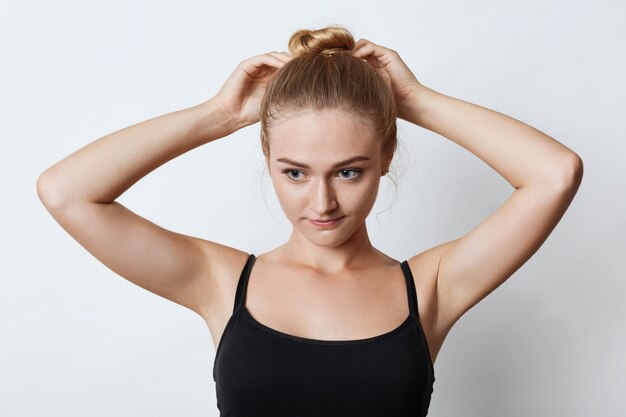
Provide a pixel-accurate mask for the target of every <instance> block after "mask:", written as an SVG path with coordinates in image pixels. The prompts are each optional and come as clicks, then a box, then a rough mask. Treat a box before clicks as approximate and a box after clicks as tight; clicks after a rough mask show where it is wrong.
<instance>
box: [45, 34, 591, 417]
mask: <svg viewBox="0 0 626 417" xmlns="http://www.w3.org/2000/svg"><path fill="white" fill-rule="evenodd" d="M289 52H290V53H289V54H287V53H284V52H283V53H278V52H269V53H265V54H261V55H257V56H254V57H252V58H249V59H246V60H244V61H242V62H241V63H239V65H238V66H237V68H236V69H235V71H234V72H233V73H232V75H231V76H230V77H229V78H228V79H227V80H226V82H225V83H224V85H223V86H222V87H221V89H220V90H219V91H218V93H217V94H216V95H215V96H214V97H212V98H211V99H209V100H208V101H206V102H203V103H201V104H199V105H196V106H193V107H190V108H187V109H184V110H180V111H177V112H173V113H168V114H165V115H162V116H159V117H156V118H154V119H150V120H147V121H144V122H142V123H139V124H136V125H133V126H130V127H127V128H125V129H122V130H120V131H118V132H115V133H112V134H110V135H107V136H104V137H103V138H100V139H98V140H96V141H95V142H93V143H91V144H89V145H87V146H85V147H84V148H82V149H79V150H78V151H76V152H74V153H73V154H71V155H69V156H68V157H66V158H65V159H63V160H62V161H60V162H59V163H57V164H55V165H53V166H52V167H50V168H49V169H47V170H46V172H44V173H43V174H42V175H41V176H40V177H39V179H38V181H37V190H38V194H39V196H40V198H41V200H42V202H43V203H44V205H45V207H46V208H47V210H48V211H49V212H50V214H51V215H52V216H53V217H54V218H55V219H56V221H58V223H59V224H60V225H61V226H62V227H63V228H64V229H65V230H66V231H67V232H68V233H69V234H70V235H71V236H72V237H74V238H75V239H76V240H77V241H78V242H79V243H80V244H81V245H82V246H84V247H85V248H86V249H87V250H88V251H89V252H90V253H91V254H93V255H94V256H95V257H96V258H98V259H99V260H100V261H101V262H103V263H104V264H105V265H107V266H108V267H109V268H110V269H112V270H113V271H115V272H116V273H118V274H119V275H121V276H123V277H124V278H126V279H128V280H130V281H131V282H133V283H135V284H137V285H139V286H141V287H142V288H145V289H146V290H148V291H151V292H153V293H155V294H158V295H160V296H162V297H165V298H167V299H169V300H172V301H174V302H176V303H178V304H181V305H183V306H185V307H187V308H189V309H191V310H192V311H194V312H196V313H198V314H199V315H200V316H201V317H202V318H203V319H204V320H205V321H206V323H207V325H208V327H209V330H210V332H211V335H212V337H213V342H214V343H215V346H216V356H215V364H214V368H213V377H214V379H215V381H216V393H217V401H218V407H219V409H220V411H221V415H223V416H239V417H242V416H245V417H252V416H273V417H277V416H300V417H301V416H309V415H310V416H313V415H315V416H326V417H328V416H349V415H355V416H357V415H358V416H383V415H384V416H394V417H399V416H425V415H426V414H427V413H428V407H429V404H430V399H431V393H432V391H433V383H434V381H435V376H434V367H433V364H434V362H435V359H436V357H437V354H438V352H439V350H440V349H441V346H442V343H443V341H444V339H445V337H446V335H447V334H448V332H449V331H450V329H451V327H452V326H453V324H454V323H455V322H456V321H457V320H458V319H459V318H460V317H461V316H462V315H463V314H464V313H465V312H466V311H468V310H469V309H470V308H471V307H472V306H474V305H476V303H478V302H479V301H480V300H482V299H483V298H484V297H485V296H486V295H488V294H489V293H490V292H492V291H493V290H494V289H496V288H497V287H498V286H499V285H501V284H502V283H503V282H504V281H505V280H506V279H507V278H508V277H510V276H511V275H512V274H513V273H514V272H515V271H516V270H517V269H519V268H520V267H521V266H522V265H523V264H524V263H525V262H526V261H527V260H528V259H529V258H530V257H531V256H532V255H533V254H534V253H535V252H536V251H537V249H538V248H539V247H540V246H541V244H542V243H543V242H544V240H545V239H546V238H547V237H548V235H549V234H550V232H551V231H552V230H553V229H554V227H555V226H556V224H557V223H558V221H559V219H560V218H561V216H562V215H563V213H564V212H565V210H566V209H567V207H568V206H569V204H570V202H571V201H572V199H573V197H574V195H575V193H576V191H577V189H578V187H579V185H580V182H581V179H582V172H583V165H582V162H581V160H580V158H579V157H578V155H577V154H576V153H574V152H573V151H571V150H570V149H568V148H567V147H565V146H564V145H562V144H561V143H559V142H557V141H556V140H554V139H553V138H551V137H549V136H547V135H545V134H543V133H542V132H540V131H538V130H536V129H534V128H532V127H530V126H528V125H526V124H524V123H522V122H520V121H518V120H515V119H513V118H510V117H508V116H506V115H503V114H500V113H498V112H495V111H492V110H489V109H486V108H484V107H480V106H478V105H474V104H471V103H468V102H465V101H462V100H459V99H455V98H452V97H449V96H446V95H444V94H441V93H438V92H436V91H434V90H432V89H430V88H428V87H426V86H424V85H423V84H421V83H420V82H418V80H417V79H416V78H415V76H414V75H413V73H412V72H411V71H410V70H409V68H408V67H407V66H406V64H405V63H404V62H403V61H402V59H401V58H400V56H399V55H398V53H397V52H396V51H394V50H392V49H389V48H385V47H383V46H380V45H377V44H375V43H373V42H370V41H368V40H366V39H360V40H359V41H358V42H356V43H355V42H354V38H353V37H352V35H351V34H350V32H349V31H348V30H346V29H345V28H342V27H340V26H331V27H327V28H324V29H319V30H300V31H297V32H296V33H294V34H293V35H292V37H291V39H290V41H289ZM398 117H400V118H402V119H404V120H406V121H409V122H412V123H415V124H417V125H419V126H422V127H424V128H426V129H430V130H432V131H434V132H437V133H438V134H440V135H442V136H444V137H446V138H448V139H450V140H452V141H454V142H455V143H457V144H458V145H460V146H462V147H464V148H465V149H467V150H468V151H470V152H473V153H474V154H475V155H477V156H478V157H479V158H481V159H482V160H483V161H485V162H486V163H487V164H489V166H491V167H492V168H494V169H495V170H496V171H497V172H498V173H500V174H501V175H502V176H503V177H504V178H505V179H506V180H507V181H508V182H509V183H510V184H511V186H512V187H513V188H514V191H513V193H512V195H511V197H509V198H508V199H507V200H506V201H505V202H504V204H502V206H501V207H499V208H498V209H497V210H496V211H495V212H494V213H493V214H491V215H490V216H489V217H488V218H487V219H485V220H484V221H483V222H481V223H480V224H478V225H477V226H476V227H475V228H473V229H472V230H470V231H469V232H468V233H467V234H466V235H464V236H462V237H460V238H458V239H455V240H453V241H450V242H447V243H443V244H439V245H437V246H435V247H432V248H430V249H428V250H426V251H423V252H421V253H418V254H416V255H415V256H412V257H410V258H409V259H407V260H404V261H402V262H399V261H397V260H395V259H393V258H392V257H390V256H388V255H386V254H384V253H382V252H381V251H379V250H377V249H376V248H374V247H373V246H372V244H371V243H370V240H369V237H368V233H367V229H366V223H365V220H366V217H367V216H368V214H369V212H370V210H371V208H372V206H373V205H374V203H375V200H376V197H377V193H378V187H379V182H380V178H381V177H382V176H384V175H386V173H387V171H388V170H389V167H390V164H391V161H392V159H393V155H394V152H395V150H396V144H397V137H396V120H397V118H398ZM258 121H260V122H261V144H262V149H263V153H264V156H265V159H266V163H267V167H268V171H269V174H270V176H271V179H272V183H273V185H274V188H275V190H276V193H277V196H278V199H279V202H280V204H281V207H282V208H283V210H284V212H285V215H286V216H287V218H288V219H289V220H290V222H291V223H292V224H293V231H292V234H291V236H290V238H289V240H288V241H287V242H286V243H284V244H283V245H281V246H279V247H277V248H275V249H273V250H271V251H269V252H266V253H263V254H261V255H259V256H258V257H257V256H255V255H254V254H251V253H247V252H245V251H242V250H239V249H236V248H232V247H228V246H225V245H222V244H219V243H216V242H210V241H207V240H204V239H201V238H197V237H192V236H185V235H182V234H179V233H175V232H172V231H169V230H166V229H163V228H161V227H159V226H157V225H156V224H153V223H151V222H150V221H148V220H146V219H144V218H142V217H140V216H138V215H137V214H135V213H133V212H132V211H130V210H129V209H127V208H126V207H124V206H122V205H121V204H119V203H118V202H116V201H115V200H116V198H118V197H119V196H120V195H121V194H122V193H123V192H124V191H126V190H127V189H128V188H130V187H131V186H132V185H133V184H134V183H135V182H137V181H138V180H139V179H140V178H142V177H144V176H145V175H147V174H148V173H149V172H151V171H153V170H154V169H155V168H157V167H159V166H160V165H162V164H164V163H166V162H167V161H169V160H171V159H173V158H175V157H177V156H179V155H181V154H183V153H185V152H187V151H190V150H192V149H194V148H196V147H199V146H201V145H204V144H207V143H209V142H212V141H214V140H217V139H220V138H224V137H227V136H228V135H229V134H231V133H233V132H235V131H237V130H238V129H240V128H242V127H244V126H248V125H251V124H254V123H256V122H258ZM418 300H419V302H418Z"/></svg>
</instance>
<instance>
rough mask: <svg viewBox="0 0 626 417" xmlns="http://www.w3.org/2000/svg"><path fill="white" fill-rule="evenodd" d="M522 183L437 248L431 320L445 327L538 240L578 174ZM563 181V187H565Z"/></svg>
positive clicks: (557, 216)
mask: <svg viewBox="0 0 626 417" xmlns="http://www.w3.org/2000/svg"><path fill="white" fill-rule="evenodd" d="M563 178H565V177H561V178H559V179H557V180H556V181H555V182H554V183H553V184H556V185H554V186H550V185H536V186H532V185H529V186H523V187H520V188H518V189H516V190H515V191H514V192H513V194H512V195H511V196H510V197H509V198H508V199H507V200H506V201H505V202H504V203H503V204H502V205H501V206H500V207H499V208H498V209H497V210H496V211H495V212H493V213H492V214H491V215H490V216H489V217H487V218H486V219H485V220H484V221H483V222H481V223H480V224H479V225H477V226H476V227H474V228H473V229H472V230H470V231H469V232H468V233H467V234H466V235H464V236H462V237H461V238H458V239H456V240H453V241H450V242H447V243H446V244H444V245H440V246H439V247H438V249H439V250H438V251H437V253H438V254H439V262H438V272H437V276H436V300H437V302H436V303H435V304H436V306H437V313H436V314H435V317H436V320H437V321H438V322H439V327H441V328H449V327H451V326H452V325H453V324H454V322H455V321H457V320H458V319H459V318H460V317H461V316H462V315H463V314H464V313H465V312H466V311H468V310H469V309H470V308H471V307H472V306H474V305H475V304H477V303H478V302H479V301H480V300H482V299H483V298H484V297H485V296H487V295H488V294H489V293H491V292H492V291H494V290H495V289H496V288H497V287H498V286H500V285H501V284H502V283H503V282H505V281H506V280H507V279H508V278H509V277H510V276H511V275H512V274H513V273H514V272H515V271H517V270H518V269H519V268H520V267H521V266H522V265H523V264H524V263H525V262H526V261H527V260H528V259H529V258H530V257H531V256H532V255H533V254H534V253H535V252H536V251H537V250H538V249H539V247H540V246H541V245H542V244H543V242H544V241H545V240H546V239H547V237H548V236H549V235H550V233H551V232H552V230H554V228H555V227H556V225H557V224H558V222H559V220H560V219H561V217H562V216H563V214H564V213H565V211H566V210H567V207H568V206H569V204H570V202H571V201H572V199H573V198H574V195H575V194H576V191H577V189H578V186H579V184H580V178H581V174H580V175H578V174H577V175H575V176H572V178H574V179H573V180H572V181H571V182H567V181H563ZM564 185H565V186H564Z"/></svg>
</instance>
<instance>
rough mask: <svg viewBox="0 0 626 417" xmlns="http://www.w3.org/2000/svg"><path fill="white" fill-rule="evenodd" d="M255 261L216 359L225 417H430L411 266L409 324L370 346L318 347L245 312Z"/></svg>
mask: <svg viewBox="0 0 626 417" xmlns="http://www.w3.org/2000/svg"><path fill="white" fill-rule="evenodd" d="M255 259H256V257H255V256H254V254H250V255H249V257H248V260H247V261H246V264H245V266H244V268H243V270H242V272H241V275H240V277H239V283H238V284H237V292H236V295H235V303H234V307H233V314H232V315H231V317H230V318H229V320H228V322H227V323H226V326H225V328H224V332H223V334H222V337H221V340H220V341H219V344H218V347H217V350H216V352H215V361H214V364H213V380H214V381H215V390H216V394H217V407H218V409H219V411H220V417H259V416H263V417H265V416H267V417H270V416H271V417H307V416H315V417H334V416H341V417H346V416H359V417H366V416H376V417H383V416H393V417H409V416H411V417H418V416H426V415H427V414H428V407H429V404H430V397H431V394H432V392H433V384H434V382H435V373H434V368H433V364H432V361H431V358H430V352H429V349H428V344H427V342H426V336H425V334H424V331H423V329H422V326H421V324H420V322H419V317H418V309H417V296H416V292H415V286H414V282H413V276H412V275H411V270H410V269H409V265H408V263H407V261H404V262H402V263H401V267H402V271H403V273H404V277H405V279H406V286H407V290H408V291H407V293H408V302H409V311H410V313H409V316H408V317H407V318H406V320H404V322H403V323H402V324H400V325H399V326H398V327H396V328H395V329H393V330H391V331H389V332H387V333H384V334H381V335H378V336H372V337H368V338H366V339H352V340H318V339H309V338H305V337H300V336H295V335H290V334H287V333H283V332H280V331H278V330H275V329H272V328H270V327H267V326H265V325H264V324H262V323H260V322H258V321H256V320H255V319H254V318H253V317H252V315H251V314H250V313H249V312H248V310H247V308H246V306H245V304H244V303H245V296H246V289H247V286H248V277H249V276H250V270H251V269H252V265H253V264H254V261H255Z"/></svg>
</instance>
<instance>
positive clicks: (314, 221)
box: [309, 216, 344, 228]
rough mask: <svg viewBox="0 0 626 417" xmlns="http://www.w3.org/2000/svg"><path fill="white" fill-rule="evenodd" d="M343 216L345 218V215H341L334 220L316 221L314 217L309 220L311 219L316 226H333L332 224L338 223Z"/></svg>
mask: <svg viewBox="0 0 626 417" xmlns="http://www.w3.org/2000/svg"><path fill="white" fill-rule="evenodd" d="M343 218H344V216H341V217H338V218H336V219H334V220H329V221H327V222H320V221H316V220H312V219H309V220H311V223H313V224H314V225H315V226H317V227H323V228H325V227H332V226H334V225H336V224H337V223H339V221H341V219H343Z"/></svg>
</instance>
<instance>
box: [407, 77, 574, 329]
mask: <svg viewBox="0 0 626 417" xmlns="http://www.w3.org/2000/svg"><path fill="white" fill-rule="evenodd" d="M403 104H404V105H405V106H406V107H405V110H406V114H407V115H408V116H407V119H408V120H409V121H410V122H413V123H415V124H417V125H419V126H422V127H424V128H426V129H428V130H431V131H434V132H436V133H439V134H440V135H442V136H444V137H446V138H448V139H450V140H452V141H454V142H455V143H457V144H458V145H460V146H462V147H464V148H465V149H467V150H469V151H470V152H472V153H473V154H475V155H476V156H478V157H479V158H480V159H482V160H483V161H484V162H485V163H487V164H488V165H489V166H491V167H492V168H493V169H495V170H496V171H497V172H498V173H499V174H500V175H502V176H503V177H504V178H505V179H506V180H507V181H508V182H509V183H510V184H511V186H512V187H513V189H514V191H513V193H512V195H511V196H510V197H509V198H508V199H507V200H506V201H505V202H504V203H503V204H502V205H501V206H500V207H499V208H498V209H497V210H496V211H495V212H493V213H492V214H491V215H490V216H489V217H487V218H486V219H485V220H483V221H482V222H481V223H480V224H478V225H477V226H476V227H474V228H473V229H472V230H470V231H469V232H468V233H466V234H465V235H464V236H462V237H460V238H458V239H456V240H453V241H450V242H447V243H444V244H441V245H438V246H436V247H434V248H432V249H430V250H429V251H428V252H430V254H431V255H432V258H433V259H434V260H435V261H438V268H437V270H438V272H437V274H436V277H437V281H436V284H435V285H436V294H437V296H436V302H435V304H436V312H435V313H434V314H433V317H434V319H433V321H434V323H432V326H433V328H434V330H433V332H434V333H435V334H437V335H438V336H439V337H440V338H441V337H443V335H445V333H447V331H448V330H449V329H450V327H451V326H452V325H453V324H454V322H455V321H457V320H458V318H460V317H461V316H462V315H463V314H464V313H465V312H466V311H467V310H469V309H470V308H471V307H472V306H474V305H475V304H476V303H478V302H479V301H480V300H481V299H483V298H484V297H485V296H486V295H488V294H489V293H490V292H492V291H493V290H494V289H496V288H497V287H498V286H499V285H501V284H502V283H503V282H504V281H506V279H507V278H508V277H510V276H511V275H512V274H513V273H514V272H515V271H516V270H517V269H519V268H520V267H521V266H522V265H523V264H524V263H525V262H526V261H527V260H528V259H529V258H530V257H531V256H532V255H533V254H534V253H535V252H536V251H537V250H538V249H539V247H540V246H541V245H542V244H543V242H544V241H545V240H546V239H547V237H548V236H549V235H550V233H551V232H552V230H553V229H554V228H555V227H556V225H557V223H558V222H559V220H560V219H561V217H562V216H563V214H564V213H565V211H566V210H567V208H568V206H569V205H570V203H571V201H572V199H573V198H574V196H575V194H576V192H577V190H578V187H579V186H580V183H581V180H582V175H583V164H582V161H581V159H580V157H579V156H578V155H577V154H576V153H574V152H573V151H572V150H570V149H569V148H567V147H566V146H564V145H563V144H561V143H559V142H558V141H556V140H554V139H553V138H551V137H550V136H548V135H546V134H545V133H542V132H540V131H539V130H537V129H535V128H533V127H532V126H529V125H527V124H525V123H523V122H521V121H519V120H516V119H514V118H512V117H509V116H506V115H504V114H501V113H498V112H496V111H494V110H490V109H487V108H485V107H481V106H479V105H476V104H472V103H468V102H466V101H463V100H460V99H456V98H453V97H449V96H446V95H444V94H441V93H438V92H436V91H434V90H432V89H430V88H428V87H425V86H423V85H421V84H420V85H416V86H415V90H414V92H413V93H412V94H411V95H410V96H409V98H408V99H407V100H405V102H404V103H403ZM420 255H421V254H418V255H416V257H417V256H420Z"/></svg>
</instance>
